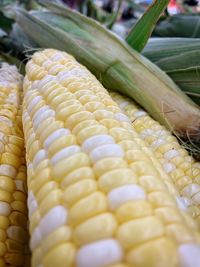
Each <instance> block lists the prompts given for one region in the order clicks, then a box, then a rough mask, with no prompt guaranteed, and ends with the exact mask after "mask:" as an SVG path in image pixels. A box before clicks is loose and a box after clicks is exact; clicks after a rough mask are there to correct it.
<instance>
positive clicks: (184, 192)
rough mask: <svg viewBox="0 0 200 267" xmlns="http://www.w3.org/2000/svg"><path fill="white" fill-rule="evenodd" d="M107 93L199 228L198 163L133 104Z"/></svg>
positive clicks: (199, 181) (126, 98)
mask: <svg viewBox="0 0 200 267" xmlns="http://www.w3.org/2000/svg"><path fill="white" fill-rule="evenodd" d="M110 94H111V96H112V98H113V99H114V100H115V101H116V102H117V103H118V104H119V106H120V107H121V108H122V110H123V111H124V112H125V113H126V114H127V116H128V117H129V118H130V120H131V121H132V125H133V128H134V130H135V131H136V132H137V133H138V134H139V136H140V137H141V138H142V139H143V140H144V141H145V143H146V145H147V146H148V147H149V148H150V149H151V150H152V152H153V154H154V155H155V157H156V158H157V159H159V161H160V162H161V164H162V166H163V169H164V171H165V172H166V173H168V174H169V176H170V177H171V180H172V181H173V183H174V185H175V186H176V188H177V190H178V191H179V193H180V195H181V196H183V197H186V198H185V199H184V200H186V199H187V202H186V203H185V204H186V205H187V207H188V211H189V212H190V213H191V214H192V216H193V217H194V218H195V219H196V220H197V222H198V224H199V225H200V163H199V162H195V160H194V159H193V158H192V156H190V155H189V154H188V152H187V151H186V150H185V149H184V147H183V146H182V145H180V144H179V142H178V140H177V139H176V137H175V136H173V135H172V134H171V133H170V132H169V131H168V130H167V129H166V128H165V127H164V126H161V125H160V124H159V123H158V122H157V121H155V120H153V119H152V118H151V117H150V116H149V115H148V113H146V112H145V111H144V110H142V109H141V107H139V106H138V105H137V104H135V102H134V101H132V100H131V99H130V98H128V97H125V96H123V95H120V94H118V93H115V92H111V93H110Z"/></svg>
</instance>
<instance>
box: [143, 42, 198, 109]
mask: <svg viewBox="0 0 200 267" xmlns="http://www.w3.org/2000/svg"><path fill="white" fill-rule="evenodd" d="M158 48H159V49H158ZM199 49H200V39H190V38H171V39H170V38H158V39H153V40H150V42H149V44H148V45H147V47H146V49H145V51H144V54H145V55H146V56H147V57H148V58H149V59H150V60H151V61H153V62H155V63H156V64H157V65H158V66H159V67H160V68H161V69H162V70H164V71H165V72H166V73H167V74H168V75H169V76H170V77H171V78H172V79H173V81H174V82H175V83H176V84H177V85H178V86H179V87H180V88H181V89H182V90H183V91H184V92H185V93H186V94H187V95H188V96H190V97H191V98H192V100H193V101H194V102H196V103H197V104H199V101H200V99H199V97H200V71H199V70H200V52H199Z"/></svg>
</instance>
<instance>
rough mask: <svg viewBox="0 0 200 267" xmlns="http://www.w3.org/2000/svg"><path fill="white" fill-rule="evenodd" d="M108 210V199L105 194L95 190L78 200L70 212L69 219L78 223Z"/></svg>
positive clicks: (74, 223)
mask: <svg viewBox="0 0 200 267" xmlns="http://www.w3.org/2000/svg"><path fill="white" fill-rule="evenodd" d="M106 210H107V201H106V197H105V195H104V194H102V193H101V192H95V193H93V194H91V195H89V196H87V197H85V198H83V199H81V200H80V201H79V202H77V203H76V204H75V205H74V206H73V207H72V208H71V210H70V212H69V220H70V222H71V223H72V224H73V225H77V224H79V223H81V222H82V221H84V220H87V219H88V218H90V217H92V216H95V215H97V214H99V213H103V212H105V211H106Z"/></svg>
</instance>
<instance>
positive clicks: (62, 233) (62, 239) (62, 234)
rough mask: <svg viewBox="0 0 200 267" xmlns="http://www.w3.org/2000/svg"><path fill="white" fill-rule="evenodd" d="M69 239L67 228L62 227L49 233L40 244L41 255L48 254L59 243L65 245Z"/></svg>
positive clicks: (69, 234) (68, 229)
mask: <svg viewBox="0 0 200 267" xmlns="http://www.w3.org/2000/svg"><path fill="white" fill-rule="evenodd" d="M70 238H71V230H70V228H69V227H68V226H62V227H60V228H58V229H56V230H54V231H53V232H52V233H50V234H49V235H48V236H47V237H46V238H44V240H42V243H41V249H42V251H43V253H46V252H48V251H49V250H50V249H52V248H53V247H55V246H57V245H59V243H67V242H68V241H69V240H70Z"/></svg>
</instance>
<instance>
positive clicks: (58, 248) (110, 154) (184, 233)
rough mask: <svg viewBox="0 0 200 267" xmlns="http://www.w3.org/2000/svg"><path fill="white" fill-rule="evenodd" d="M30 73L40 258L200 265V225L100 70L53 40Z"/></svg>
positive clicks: (92, 265)
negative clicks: (92, 69)
mask: <svg viewBox="0 0 200 267" xmlns="http://www.w3.org/2000/svg"><path fill="white" fill-rule="evenodd" d="M26 73H27V74H26V77H25V79H24V102H23V128H24V133H25V144H26V153H27V154H26V158H27V164H28V207H29V219H30V234H31V241H30V247H31V250H32V252H33V253H32V266H33V267H36V266H37V267H41V266H42V267H55V266H57V267H68V266H72V267H75V266H76V267H104V266H109V267H131V266H134V267H146V266H148V267H158V266H162V267H169V266H170V267H194V266H198V264H199V262H200V245H199V241H200V237H199V233H198V230H197V224H196V223H195V222H194V221H193V219H192V218H191V217H190V216H189V214H188V213H187V212H186V211H185V209H186V206H184V205H183V206H184V208H183V207H180V205H178V204H177V201H176V199H175V197H176V195H177V193H176V190H174V194H173V196H172V195H171V193H170V192H169V187H168V186H166V183H164V181H163V179H162V175H161V173H162V172H163V170H162V168H161V167H160V163H159V162H158V161H157V160H156V159H155V158H154V160H153V154H152V153H151V151H150V150H148V149H147V147H146V148H145V147H144V142H143V141H142V140H141V139H140V138H139V136H138V135H137V133H136V132H135V131H134V129H133V127H132V125H131V122H130V120H129V119H128V117H127V116H126V115H124V113H123V112H122V111H121V109H120V108H119V106H118V105H117V104H116V103H115V102H114V101H113V100H112V98H111V97H110V96H109V94H108V92H107V91H106V90H105V89H104V88H103V87H102V85H101V84H100V83H99V82H98V81H97V80H96V78H95V77H94V76H93V75H92V74H91V73H90V72H89V71H88V70H87V69H86V68H85V67H83V66H81V65H80V64H78V63H77V62H76V61H75V59H74V58H73V57H72V56H70V55H68V54H66V53H64V52H60V51H57V50H53V49H46V50H44V51H42V52H37V53H35V54H34V55H33V57H32V59H31V60H30V61H29V62H28V63H27V65H26ZM152 160H153V162H152ZM166 175H167V174H166ZM166 180H168V181H169V179H168V178H166ZM169 183H170V182H169ZM172 186H173V185H172ZM183 204H184V203H183Z"/></svg>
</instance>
